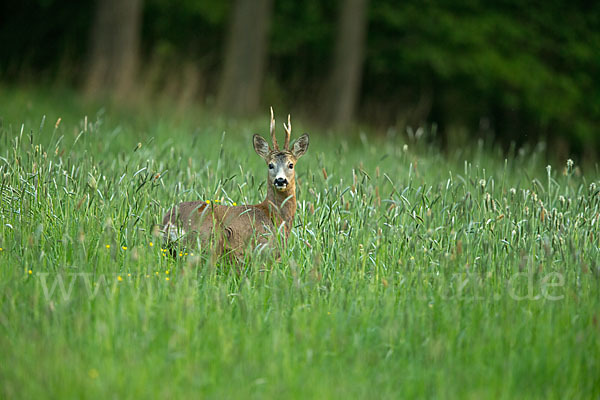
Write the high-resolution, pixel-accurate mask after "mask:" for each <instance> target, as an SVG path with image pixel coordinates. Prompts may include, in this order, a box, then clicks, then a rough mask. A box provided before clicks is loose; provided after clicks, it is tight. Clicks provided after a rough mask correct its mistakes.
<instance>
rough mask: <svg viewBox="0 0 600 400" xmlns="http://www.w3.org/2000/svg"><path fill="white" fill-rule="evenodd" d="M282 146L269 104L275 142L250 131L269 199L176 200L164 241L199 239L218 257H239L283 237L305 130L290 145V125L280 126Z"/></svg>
mask: <svg viewBox="0 0 600 400" xmlns="http://www.w3.org/2000/svg"><path fill="white" fill-rule="evenodd" d="M284 129H285V134H286V137H285V144H284V148H283V149H280V148H279V145H278V143H277V139H276V137H275V119H274V118H273V109H272V108H271V123H270V133H271V138H272V141H273V145H272V146H269V144H268V143H267V141H266V140H265V139H263V138H262V137H261V136H260V135H254V137H253V145H254V150H255V151H256V153H257V154H258V155H259V156H261V157H262V158H263V159H264V160H265V162H266V164H267V166H268V168H269V169H268V178H267V197H266V199H265V200H264V201H263V202H262V203H259V204H254V205H240V206H224V205H219V204H215V203H214V202H210V203H207V202H206V201H201V200H200V201H191V202H184V203H180V204H179V205H178V206H175V207H174V208H172V209H171V210H170V211H169V212H168V213H167V214H166V215H165V217H164V218H163V227H162V228H163V229H162V231H163V234H164V237H165V239H166V241H167V242H170V243H174V242H180V243H182V244H183V245H185V246H190V245H194V244H195V243H197V242H198V241H199V242H200V245H201V247H202V248H212V249H213V251H214V252H215V253H216V255H217V256H222V255H231V256H233V257H234V258H236V259H238V260H240V259H242V258H243V256H244V253H245V251H246V250H247V249H252V248H257V247H262V248H264V247H267V246H269V245H270V244H272V242H273V240H274V238H275V236H276V235H277V234H280V237H282V238H283V239H284V240H283V242H284V243H285V241H286V240H287V238H288V236H289V234H290V231H291V228H292V222H293V220H294V215H295V214H296V179H295V166H296V162H297V161H298V159H299V158H300V157H301V156H302V155H303V154H304V153H305V152H306V150H307V149H308V143H309V141H308V134H306V133H305V134H303V135H302V136H300V137H299V138H298V139H297V140H296V141H295V142H294V143H293V144H292V146H291V148H290V136H291V132H292V125H291V121H290V117H289V115H288V123H287V125H286V124H284Z"/></svg>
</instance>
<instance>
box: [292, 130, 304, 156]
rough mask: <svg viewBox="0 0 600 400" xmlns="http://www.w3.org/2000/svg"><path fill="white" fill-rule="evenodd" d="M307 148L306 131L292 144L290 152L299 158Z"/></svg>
mask: <svg viewBox="0 0 600 400" xmlns="http://www.w3.org/2000/svg"><path fill="white" fill-rule="evenodd" d="M306 150H308V133H305V134H304V135H302V136H300V137H299V138H298V139H296V141H295V142H294V144H293V145H292V154H293V155H294V157H296V158H300V157H301V156H302V155H304V153H306Z"/></svg>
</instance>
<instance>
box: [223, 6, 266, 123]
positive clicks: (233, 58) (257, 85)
mask: <svg viewBox="0 0 600 400" xmlns="http://www.w3.org/2000/svg"><path fill="white" fill-rule="evenodd" d="M271 11H272V0H236V2H235V4H234V8H233V13H232V19H231V25H230V28H229V37H228V40H227V47H226V50H225V65H224V67H223V72H222V76H221V83H220V86H219V93H218V98H217V105H218V107H219V109H220V110H222V111H224V112H228V113H231V114H234V115H244V114H250V113H253V112H256V111H257V109H258V106H259V103H260V93H261V86H262V80H263V74H264V67H265V58H266V55H267V39H268V33H269V23H270V19H271Z"/></svg>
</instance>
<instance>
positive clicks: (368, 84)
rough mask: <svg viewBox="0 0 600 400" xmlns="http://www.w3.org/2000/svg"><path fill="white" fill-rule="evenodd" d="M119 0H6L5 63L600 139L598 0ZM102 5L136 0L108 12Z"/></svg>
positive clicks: (295, 107)
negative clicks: (599, 128) (104, 12)
mask: <svg viewBox="0 0 600 400" xmlns="http://www.w3.org/2000/svg"><path fill="white" fill-rule="evenodd" d="M113 2H114V0H103V1H100V2H96V1H93V0H81V1H75V0H64V1H56V0H23V1H10V2H0V46H1V47H2V57H0V79H2V80H3V81H4V82H15V80H16V79H20V80H22V81H27V82H31V83H36V82H46V83H48V82H50V83H52V82H54V81H56V80H58V81H61V82H63V83H67V84H69V85H80V84H81V85H82V86H84V87H87V88H92V89H93V88H101V89H102V90H108V91H111V92H113V91H114V90H115V88H116V89H118V90H119V91H121V92H122V93H128V92H131V88H128V86H129V85H130V84H131V83H133V81H134V79H133V78H137V79H135V80H139V81H142V83H144V85H141V86H143V87H142V88H141V90H146V93H148V94H150V95H159V96H162V97H165V96H169V97H170V96H172V95H173V93H174V94H175V96H177V98H180V97H181V98H185V99H190V100H192V101H198V102H199V103H202V104H208V105H213V104H215V103H216V104H218V105H219V106H220V108H221V109H222V110H223V111H224V112H227V113H231V114H253V113H255V112H256V111H257V110H259V111H260V110H263V109H266V107H268V106H269V105H271V104H272V105H277V104H278V103H282V106H285V108H287V109H289V110H290V111H293V112H294V113H302V112H304V113H305V114H309V115H310V116H312V117H313V118H314V119H315V120H316V119H319V120H323V121H324V122H325V124H326V126H327V127H329V126H334V125H336V124H337V125H343V124H345V123H346V122H347V121H349V120H352V119H354V120H356V121H358V122H361V123H362V122H364V123H368V124H376V125H378V126H380V127H385V128H387V127H388V126H394V127H396V128H398V131H403V130H404V127H405V126H407V125H410V126H419V125H423V124H427V123H430V122H431V123H436V124H437V126H438V127H439V129H438V131H439V132H440V133H441V134H442V135H443V137H444V138H446V143H448V144H454V145H460V141H461V140H462V141H463V143H464V141H465V140H467V141H468V140H470V139H471V138H473V137H477V136H489V137H494V138H495V139H497V140H499V141H501V142H504V143H506V144H510V143H511V142H513V141H514V142H516V143H517V144H519V143H522V142H527V141H535V140H536V139H539V138H546V137H549V138H553V140H557V141H558V142H562V143H568V146H569V147H570V148H573V147H578V148H579V149H590V148H594V147H595V148H596V149H598V147H599V146H600V135H599V134H598V131H597V126H599V125H600V95H599V93H600V57H598V54H600V31H599V30H598V29H597V27H598V26H600V2H586V1H575V2H574V3H573V2H566V1H556V2H542V1H531V2H527V4H524V3H523V2H521V1H518V0H504V1H502V2H489V1H484V0H454V1H450V0H432V1H428V2H423V1H420V0H406V1H401V2H398V1H396V0H370V1H368V4H366V6H363V7H365V10H364V12H349V10H352V9H355V10H356V9H360V5H361V3H362V0H361V1H358V0H356V1H354V0H353V1H341V0H337V1H322V0H303V1H296V0H260V1H243V0H239V1H233V0H224V1H212V0H181V1H177V2H173V1H168V0H144V1H143V4H142V1H141V0H134V1H127V2H114V5H113V6H111V7H108V6H107V5H108V4H113ZM102 6H106V8H107V10H108V12H109V14H110V15H112V14H113V13H116V12H117V9H118V8H119V7H121V6H133V7H134V8H135V9H137V10H138V11H136V12H135V13H133V12H127V11H123V12H119V13H116V14H115V15H114V16H111V17H109V18H108V19H106V18H104V20H105V21H108V22H105V24H111V27H110V28H101V26H102V23H101V21H102V20H103V19H101V18H100V17H99V16H100V15H101V14H102V12H101V7H102ZM138 13H141V16H139V14H138ZM361 14H364V18H365V19H364V20H363V19H360V18H358V16H360V15H361ZM126 15H129V17H126ZM138 16H139V19H141V21H140V20H138V19H136V18H138ZM344 16H348V18H350V17H352V16H354V17H353V18H352V19H351V20H352V21H354V23H352V24H350V25H344V24H343V23H340V21H343V20H344V19H345V18H346V17H344ZM118 21H121V22H118ZM356 21H359V22H356ZM360 21H364V26H365V28H364V29H365V31H364V35H363V36H361V35H360V34H359V33H360V31H361V26H363V25H362V23H361V22H360ZM136 26H137V27H139V29H138V28H136ZM344 26H346V27H348V26H349V27H350V28H351V29H349V30H348V32H349V33H347V34H345V33H342V32H343V31H344ZM136 32H137V33H136ZM136 35H139V36H136ZM90 37H91V38H92V39H91V42H90V40H89V38H90ZM111 37H112V38H114V37H119V38H125V39H117V40H115V39H111ZM127 37H129V38H130V39H131V40H130V39H126V38H127ZM136 37H137V39H136ZM361 38H364V40H365V45H364V46H361V45H360V42H361ZM138 39H139V43H138V45H139V48H140V51H139V54H140V56H139V62H137V61H136V60H137V57H136V54H138V53H137V51H136V50H135V48H136V46H137V45H136V41H137V40H138ZM126 48H130V49H132V50H131V51H126V50H124V49H126ZM361 48H362V51H361ZM109 49H110V50H109ZM361 52H362V55H361ZM100 55H102V56H101V57H100ZM128 57H130V58H128ZM99 59H102V60H103V61H98V60H99ZM340 60H342V61H340ZM357 60H358V61H357ZM360 60H362V63H361V62H360ZM136 64H137V65H138V67H139V68H137V67H135V65H136ZM103 65H104V66H103ZM106 65H110V66H109V67H107V66H106ZM132 65H133V67H131V66H132ZM130 71H138V72H133V73H132V72H130ZM186 71H187V72H186ZM356 77H360V78H361V79H356ZM116 82H121V83H116ZM194 82H195V83H194ZM195 86H196V87H197V89H196V90H194V87H195ZM173 88H175V89H173ZM181 88H185V91H186V93H183V92H184V90H182V89H181ZM90 91H91V92H94V91H95V89H94V90H90ZM182 93H183V94H182ZM457 132H459V133H457Z"/></svg>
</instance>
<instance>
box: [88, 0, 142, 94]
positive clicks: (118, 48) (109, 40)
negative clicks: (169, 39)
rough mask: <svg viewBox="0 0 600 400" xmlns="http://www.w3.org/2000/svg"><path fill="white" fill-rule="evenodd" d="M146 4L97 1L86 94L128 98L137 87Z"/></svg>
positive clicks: (124, 0)
mask: <svg viewBox="0 0 600 400" xmlns="http://www.w3.org/2000/svg"><path fill="white" fill-rule="evenodd" d="M141 13H142V0H97V3H96V11H95V15H94V21H93V25H92V30H91V37H90V52H89V60H88V69H87V81H86V91H87V93H88V94H97V93H100V92H106V93H108V94H111V95H113V96H115V97H117V98H123V97H126V96H128V95H129V94H130V93H131V91H132V90H133V88H134V86H135V74H136V72H137V68H138V57H139V46H140V24H141Z"/></svg>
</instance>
